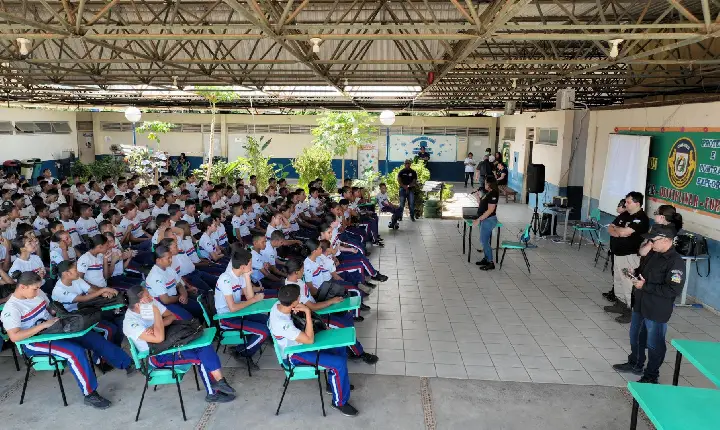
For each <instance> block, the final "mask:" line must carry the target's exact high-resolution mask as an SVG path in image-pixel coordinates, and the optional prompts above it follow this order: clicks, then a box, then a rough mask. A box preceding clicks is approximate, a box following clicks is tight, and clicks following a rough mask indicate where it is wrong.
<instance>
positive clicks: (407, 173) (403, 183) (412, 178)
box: [397, 160, 417, 222]
mask: <svg viewBox="0 0 720 430" xmlns="http://www.w3.org/2000/svg"><path fill="white" fill-rule="evenodd" d="M411 166H412V161H410V160H405V168H403V169H402V170H400V171H399V172H398V176H397V179H398V185H400V209H398V213H399V214H400V220H402V216H403V212H404V211H405V201H406V200H409V201H410V203H409V204H410V220H411V221H412V222H415V187H416V186H417V172H416V171H415V170H413V168H412V167H411Z"/></svg>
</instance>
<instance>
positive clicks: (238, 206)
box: [232, 202, 252, 245]
mask: <svg viewBox="0 0 720 430" xmlns="http://www.w3.org/2000/svg"><path fill="white" fill-rule="evenodd" d="M232 212H233V217H232V227H233V235H234V236H235V239H237V240H238V241H240V242H242V243H243V244H245V245H250V244H252V235H251V234H250V228H249V227H248V226H247V217H246V216H245V209H244V208H243V204H242V203H239V202H238V203H234V204H233V205H232Z"/></svg>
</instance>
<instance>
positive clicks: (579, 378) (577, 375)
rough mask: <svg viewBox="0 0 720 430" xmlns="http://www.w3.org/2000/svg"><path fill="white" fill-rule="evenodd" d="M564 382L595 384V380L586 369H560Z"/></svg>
mask: <svg viewBox="0 0 720 430" xmlns="http://www.w3.org/2000/svg"><path fill="white" fill-rule="evenodd" d="M557 372H558V373H559V374H560V377H561V378H562V380H563V382H565V383H566V384H576V385H593V384H595V381H594V380H593V379H592V378H591V377H590V375H589V374H588V373H587V372H586V371H584V370H558V371H557Z"/></svg>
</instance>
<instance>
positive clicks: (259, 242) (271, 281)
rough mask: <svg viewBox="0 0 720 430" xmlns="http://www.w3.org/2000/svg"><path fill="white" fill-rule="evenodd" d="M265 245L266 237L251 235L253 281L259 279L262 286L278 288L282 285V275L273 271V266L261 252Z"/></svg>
mask: <svg viewBox="0 0 720 430" xmlns="http://www.w3.org/2000/svg"><path fill="white" fill-rule="evenodd" d="M266 245H267V239H266V238H265V236H262V235H257V236H254V237H253V249H252V251H251V254H252V272H253V281H256V282H257V281H261V282H262V286H263V287H268V288H279V287H280V286H282V285H283V280H282V277H281V276H278V275H277V274H276V273H275V272H273V270H272V268H273V266H272V265H271V264H270V263H269V262H268V261H267V259H266V258H265V256H263V255H262V254H261V253H262V252H263V251H264V250H265V247H266Z"/></svg>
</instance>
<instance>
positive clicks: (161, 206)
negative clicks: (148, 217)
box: [151, 194, 170, 218]
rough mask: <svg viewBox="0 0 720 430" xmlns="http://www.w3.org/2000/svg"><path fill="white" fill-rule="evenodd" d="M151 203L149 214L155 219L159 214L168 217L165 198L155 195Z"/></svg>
mask: <svg viewBox="0 0 720 430" xmlns="http://www.w3.org/2000/svg"><path fill="white" fill-rule="evenodd" d="M152 201H153V204H154V207H153V209H152V211H151V213H152V216H153V217H154V218H157V217H158V215H160V214H165V215H170V214H169V213H168V205H167V203H165V196H163V195H162V194H155V195H154V196H153V199H152Z"/></svg>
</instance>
